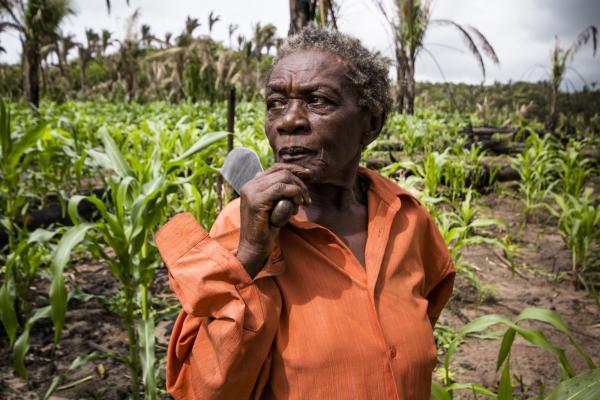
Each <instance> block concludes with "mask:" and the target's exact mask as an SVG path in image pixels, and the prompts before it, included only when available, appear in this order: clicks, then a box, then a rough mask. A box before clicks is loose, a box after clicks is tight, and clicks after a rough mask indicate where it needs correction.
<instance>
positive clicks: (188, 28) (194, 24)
mask: <svg viewBox="0 0 600 400" xmlns="http://www.w3.org/2000/svg"><path fill="white" fill-rule="evenodd" d="M200 25H201V24H200V22H199V21H198V18H192V17H190V16H189V15H188V17H187V18H186V20H185V34H186V35H188V36H189V37H190V38H191V37H192V36H193V34H194V31H195V30H196V28H199V27H200Z"/></svg>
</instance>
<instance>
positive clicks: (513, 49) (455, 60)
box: [0, 0, 600, 88]
mask: <svg viewBox="0 0 600 400" xmlns="http://www.w3.org/2000/svg"><path fill="white" fill-rule="evenodd" d="M387 1H388V3H390V4H391V3H392V0H387ZM338 2H339V3H340V4H341V10H340V15H339V21H338V24H339V28H340V30H341V31H343V32H346V33H350V34H352V35H354V36H356V37H358V38H359V39H361V40H362V41H363V43H365V44H366V45H367V46H368V47H370V48H374V49H378V50H380V51H381V52H383V53H384V54H386V55H387V56H389V57H390V58H391V57H392V56H393V53H392V46H391V40H390V35H389V30H388V29H387V25H386V23H385V20H384V19H383V18H382V17H381V15H380V13H379V12H378V10H377V8H376V7H375V6H374V3H373V1H372V0H339V1H338ZM288 4H289V2H288V0H245V1H244V0H168V1H167V0H130V5H129V6H127V4H126V1H125V0H112V5H113V6H112V11H111V14H110V15H108V13H107V9H106V2H105V0H74V5H75V11H76V15H74V16H71V17H69V19H68V20H67V21H65V23H64V24H63V26H62V29H63V31H64V32H67V33H74V34H75V35H76V36H77V38H78V40H81V41H83V40H84V31H85V29H86V28H92V29H94V30H97V31H99V30H101V29H103V28H104V29H109V30H110V31H112V32H113V33H114V35H115V36H116V37H118V38H122V37H123V36H124V31H125V21H126V19H127V16H128V15H130V14H131V13H132V12H133V11H134V10H135V9H136V8H138V7H139V8H140V9H141V18H140V19H139V24H138V28H139V25H141V24H148V25H150V26H151V27H152V32H153V33H154V34H155V35H156V36H158V37H163V36H164V34H165V32H172V33H173V36H176V35H177V34H179V33H181V31H182V30H183V28H184V23H185V19H186V17H187V16H188V15H190V16H192V17H195V18H198V19H199V20H200V22H201V24H202V25H201V26H200V28H199V29H197V30H196V32H195V33H196V34H206V33H208V23H207V19H208V13H209V12H210V11H211V10H212V11H214V12H215V13H216V14H218V15H220V16H221V21H220V22H218V23H217V24H216V25H215V27H214V28H213V37H215V38H217V39H219V40H222V41H223V42H225V43H226V44H227V43H228V41H229V39H228V33H227V27H228V25H229V24H237V25H238V26H239V29H238V31H237V32H236V33H235V34H234V43H235V35H237V34H238V33H241V34H243V35H245V36H247V37H250V36H251V32H252V25H253V24H255V23H256V22H261V23H262V24H265V23H269V22H270V23H272V24H274V25H275V26H276V27H277V30H278V33H279V35H280V36H285V35H286V34H287V30H288V26H289V8H288V7H289V5H288ZM432 18H433V19H451V20H453V21H455V22H457V23H460V24H463V25H473V26H475V27H476V28H478V29H479V30H480V31H481V32H482V33H483V34H484V35H485V36H487V38H488V39H489V42H490V43H491V44H492V45H493V46H494V48H495V50H496V54H497V55H498V57H499V59H500V63H501V64H500V66H496V65H494V64H492V63H491V62H489V60H486V67H487V68H486V69H487V75H486V80H485V83H493V82H494V81H501V82H507V81H509V80H512V81H517V80H526V81H537V80H540V79H543V78H544V76H547V74H548V72H549V68H550V54H551V51H552V47H553V46H554V37H555V35H558V36H559V37H560V42H561V43H562V45H563V46H565V47H567V46H569V45H570V44H571V43H572V42H573V41H574V40H575V38H576V37H577V35H578V34H579V32H581V31H582V30H583V29H584V28H586V27H587V26H589V25H591V24H594V25H596V26H597V27H600V0H436V1H434V7H433V14H432ZM0 43H1V45H2V46H3V47H5V48H6V49H7V52H8V53H7V54H0V62H16V61H17V60H18V59H19V54H20V51H21V49H20V44H19V42H18V40H17V37H16V35H15V34H14V33H10V34H7V33H4V34H2V35H0ZM425 43H426V47H427V48H428V49H429V51H430V52H431V53H433V54H434V55H435V57H436V59H437V61H438V63H439V64H440V66H441V69H442V71H443V74H444V76H445V78H446V79H447V80H449V81H452V82H468V83H479V82H481V80H482V75H481V72H480V71H479V68H478V65H477V63H476V61H475V59H474V58H473V57H472V56H471V55H470V54H468V52H467V50H466V48H465V46H464V44H463V42H462V40H461V38H460V37H459V36H458V34H457V33H456V32H455V31H454V30H453V29H452V28H449V27H432V28H431V29H430V30H429V31H428V33H427V36H426V38H425ZM72 54H73V55H74V54H75V52H73V53H72ZM570 66H571V67H572V68H573V69H574V70H575V71H576V72H575V71H572V70H571V71H568V73H567V78H568V80H569V81H571V82H573V84H574V85H575V86H576V87H577V88H581V86H582V85H583V81H582V78H583V79H585V80H586V81H587V82H588V84H591V83H593V82H597V83H598V86H600V51H598V52H597V54H596V57H592V46H591V42H588V44H587V45H586V47H584V48H581V49H580V51H579V52H578V53H577V55H576V56H575V59H574V61H573V62H572V63H571V64H570ZM416 70H417V74H416V75H417V80H422V81H441V80H443V77H442V75H441V73H440V72H439V70H438V68H437V67H436V65H435V63H434V62H433V61H432V60H431V57H430V56H429V55H428V54H427V53H426V52H422V53H421V54H420V56H419V59H418V61H417V68H416ZM577 73H579V75H581V77H582V78H581V77H579V76H578V74H577Z"/></svg>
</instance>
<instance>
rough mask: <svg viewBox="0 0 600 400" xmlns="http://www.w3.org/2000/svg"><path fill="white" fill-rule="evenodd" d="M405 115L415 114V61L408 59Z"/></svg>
mask: <svg viewBox="0 0 600 400" xmlns="http://www.w3.org/2000/svg"><path fill="white" fill-rule="evenodd" d="M406 64H407V65H406V66H407V68H406V80H407V81H406V113H407V114H409V115H413V114H414V113H415V60H414V58H413V59H410V60H408V62H407V63H406Z"/></svg>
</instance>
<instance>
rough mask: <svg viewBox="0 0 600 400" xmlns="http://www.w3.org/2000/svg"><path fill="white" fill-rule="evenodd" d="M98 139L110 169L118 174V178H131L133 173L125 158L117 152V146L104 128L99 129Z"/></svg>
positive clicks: (119, 151)
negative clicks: (102, 146)
mask: <svg viewBox="0 0 600 400" xmlns="http://www.w3.org/2000/svg"><path fill="white" fill-rule="evenodd" d="M99 132H100V138H101V139H102V143H103V144H104V150H105V151H106V155H107V156H108V158H109V160H110V167H111V168H112V169H113V170H114V171H115V172H116V173H117V174H119V176H120V177H122V178H124V177H126V176H133V171H132V170H131V167H130V166H129V164H128V163H127V160H126V159H125V156H124V155H123V153H121V150H119V146H117V143H116V142H115V141H114V139H113V138H112V137H110V135H109V134H108V132H107V131H106V128H105V127H101V128H100V131H99Z"/></svg>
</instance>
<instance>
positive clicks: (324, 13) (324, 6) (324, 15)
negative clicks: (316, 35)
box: [319, 0, 328, 28]
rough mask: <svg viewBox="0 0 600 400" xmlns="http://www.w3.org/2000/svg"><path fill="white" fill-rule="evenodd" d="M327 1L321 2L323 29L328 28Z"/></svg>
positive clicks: (320, 10)
mask: <svg viewBox="0 0 600 400" xmlns="http://www.w3.org/2000/svg"><path fill="white" fill-rule="evenodd" d="M326 3H328V1H327V0H319V14H320V15H319V16H320V17H321V18H320V19H321V21H320V22H321V28H324V27H326V26H327V8H328V7H327V4H326Z"/></svg>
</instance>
